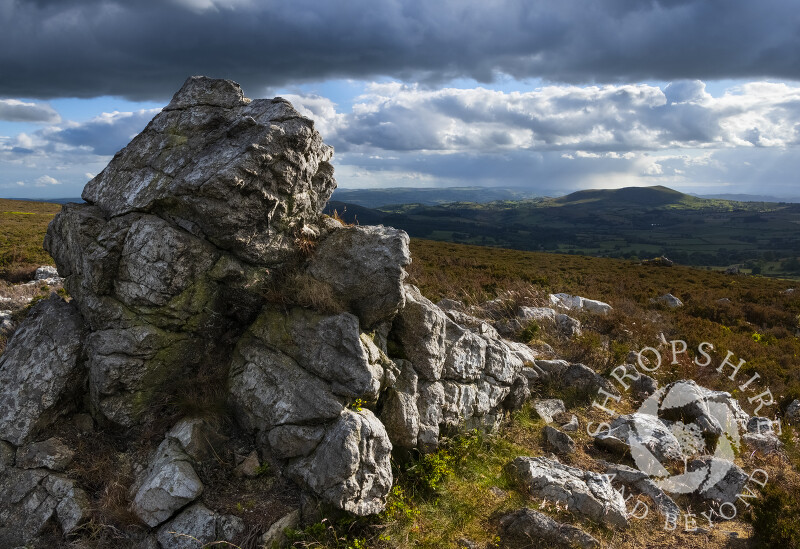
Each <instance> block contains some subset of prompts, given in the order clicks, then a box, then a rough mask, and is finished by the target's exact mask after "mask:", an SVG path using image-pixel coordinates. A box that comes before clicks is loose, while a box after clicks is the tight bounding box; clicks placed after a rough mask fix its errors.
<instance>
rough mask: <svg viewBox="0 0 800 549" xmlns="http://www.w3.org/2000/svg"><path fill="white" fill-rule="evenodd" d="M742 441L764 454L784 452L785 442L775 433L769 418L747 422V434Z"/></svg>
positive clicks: (758, 418) (754, 418) (753, 418)
mask: <svg viewBox="0 0 800 549" xmlns="http://www.w3.org/2000/svg"><path fill="white" fill-rule="evenodd" d="M742 441H743V442H744V443H745V444H747V445H748V446H750V448H753V449H755V450H757V451H759V452H761V453H762V454H771V453H777V452H780V451H781V450H783V442H781V440H780V439H779V438H778V435H777V433H775V429H774V428H773V422H772V420H771V419H770V418H767V417H756V416H753V417H751V418H750V419H749V420H748V422H747V432H746V433H744V434H743V435H742Z"/></svg>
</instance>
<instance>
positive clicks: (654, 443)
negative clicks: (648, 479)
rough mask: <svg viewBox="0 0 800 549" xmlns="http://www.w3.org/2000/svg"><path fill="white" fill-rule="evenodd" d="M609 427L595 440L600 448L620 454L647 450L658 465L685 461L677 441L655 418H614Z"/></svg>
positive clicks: (635, 415) (644, 415) (639, 416)
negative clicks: (641, 449) (665, 462)
mask: <svg viewBox="0 0 800 549" xmlns="http://www.w3.org/2000/svg"><path fill="white" fill-rule="evenodd" d="M609 425H610V429H609V430H608V431H607V432H601V433H600V434H598V435H597V436H596V437H595V439H594V441H595V444H596V445H597V446H599V447H601V448H605V449H608V450H611V451H614V452H620V453H628V452H636V451H637V449H639V448H644V449H646V450H647V451H648V452H650V454H652V455H653V456H654V457H655V458H656V459H657V460H658V461H659V462H664V461H665V460H680V459H682V458H683V453H682V451H681V445H680V443H679V442H678V439H676V438H675V435H674V434H673V432H672V431H671V430H670V428H669V427H668V426H667V425H665V424H664V422H662V421H661V420H660V419H659V418H658V417H656V416H651V415H648V414H642V413H633V414H628V415H624V416H619V417H617V418H614V420H612V421H611V423H610V424H609Z"/></svg>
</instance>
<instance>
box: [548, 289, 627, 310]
mask: <svg viewBox="0 0 800 549" xmlns="http://www.w3.org/2000/svg"><path fill="white" fill-rule="evenodd" d="M550 304H551V305H553V306H554V307H561V308H564V309H570V310H581V309H582V310H585V311H588V312H590V313H597V314H608V313H609V312H610V311H611V310H612V307H611V305H609V304H608V303H603V302H602V301H597V300H595V299H587V298H585V297H580V296H576V295H570V294H563V293H562V294H550Z"/></svg>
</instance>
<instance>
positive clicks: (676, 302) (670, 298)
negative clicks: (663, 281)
mask: <svg viewBox="0 0 800 549" xmlns="http://www.w3.org/2000/svg"><path fill="white" fill-rule="evenodd" d="M658 301H660V302H661V303H664V304H665V305H666V306H667V307H669V308H670V309H677V308H678V307H683V301H681V300H680V299H678V298H677V297H675V296H674V295H672V294H664V295H662V296H660V297H659V298H658Z"/></svg>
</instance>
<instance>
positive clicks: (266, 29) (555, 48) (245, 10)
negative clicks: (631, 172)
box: [0, 0, 800, 100]
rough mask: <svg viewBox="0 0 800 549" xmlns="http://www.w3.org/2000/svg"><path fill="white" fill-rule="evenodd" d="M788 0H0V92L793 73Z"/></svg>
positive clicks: (156, 93) (798, 40) (154, 94)
mask: <svg viewBox="0 0 800 549" xmlns="http://www.w3.org/2000/svg"><path fill="white" fill-rule="evenodd" d="M798 25H800V11H798V10H797V4H796V2H794V1H792V0H760V1H759V2H754V1H752V0H683V1H677V0H672V1H666V0H661V1H652V0H651V1H648V0H607V1H602V2H601V1H586V0H546V1H540V2H530V1H528V0H498V1H493V2H492V1H487V0H449V1H443V2H426V1H423V0H406V1H401V0H347V1H319V0H317V1H312V0H296V1H294V2H277V1H256V0H172V1H170V2H163V1H156V0H139V1H124V2H123V1H122V0H117V1H113V0H104V1H100V0H94V1H93V0H83V1H79V0H65V1H58V2H56V1H51V0H38V1H33V2H23V1H21V0H0V75H2V78H0V96H5V97H40V98H43V97H60V96H79V97H91V96H97V95H102V94H112V95H122V96H126V97H129V98H133V99H144V98H149V99H158V100H164V99H166V98H168V96H169V95H170V94H171V93H172V92H174V91H175V90H176V89H178V87H180V85H181V83H182V82H183V80H184V79H185V78H186V77H187V76H188V75H190V74H207V75H210V76H215V77H226V78H233V79H235V80H238V81H239V82H240V83H241V84H242V85H243V86H244V87H245V90H246V91H248V90H252V91H250V92H249V93H250V94H251V95H257V94H258V93H260V92H261V90H262V89H263V88H264V87H267V86H280V85H286V84H288V83H297V82H301V81H311V80H323V79H327V78H341V77H347V78H373V77H375V76H378V75H388V76H392V77H394V78H399V79H414V80H420V81H429V82H434V81H445V80H447V79H450V78H453V77H471V78H475V79H477V80H479V81H491V79H492V78H493V77H494V76H495V75H496V74H497V73H498V72H503V73H506V74H510V75H512V76H514V77H517V78H523V77H541V78H545V79H549V80H553V81H563V82H587V81H603V82H612V81H613V82H617V81H631V80H645V79H657V80H674V79H686V78H688V79H691V78H703V79H712V78H760V77H775V78H783V79H800V57H799V56H797V55H796V52H797V51H800V33H798V32H797V29H798Z"/></svg>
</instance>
